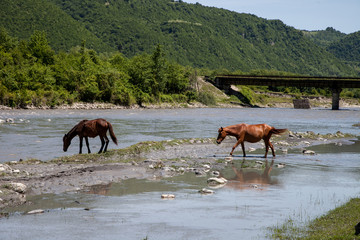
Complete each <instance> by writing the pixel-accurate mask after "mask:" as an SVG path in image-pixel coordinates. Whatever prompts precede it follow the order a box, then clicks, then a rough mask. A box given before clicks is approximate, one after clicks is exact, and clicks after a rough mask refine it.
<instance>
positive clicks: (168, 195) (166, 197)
mask: <svg viewBox="0 0 360 240" xmlns="http://www.w3.org/2000/svg"><path fill="white" fill-rule="evenodd" d="M161 198H162V199H174V198H175V195H174V194H162V195H161Z"/></svg>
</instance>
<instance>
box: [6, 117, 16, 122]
mask: <svg viewBox="0 0 360 240" xmlns="http://www.w3.org/2000/svg"><path fill="white" fill-rule="evenodd" d="M6 122H7V123H14V122H15V121H14V119H13V118H7V119H6Z"/></svg>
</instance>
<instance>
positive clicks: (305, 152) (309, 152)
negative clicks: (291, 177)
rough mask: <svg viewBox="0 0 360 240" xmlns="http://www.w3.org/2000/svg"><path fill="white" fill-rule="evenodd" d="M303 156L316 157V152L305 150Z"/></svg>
mask: <svg viewBox="0 0 360 240" xmlns="http://www.w3.org/2000/svg"><path fill="white" fill-rule="evenodd" d="M302 153H303V154H309V155H315V152H314V151H312V150H303V152H302Z"/></svg>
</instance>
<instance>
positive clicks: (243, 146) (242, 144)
mask: <svg viewBox="0 0 360 240" xmlns="http://www.w3.org/2000/svg"><path fill="white" fill-rule="evenodd" d="M241 148H242V151H243V157H246V153H245V144H244V142H241Z"/></svg>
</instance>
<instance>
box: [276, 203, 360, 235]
mask: <svg viewBox="0 0 360 240" xmlns="http://www.w3.org/2000/svg"><path fill="white" fill-rule="evenodd" d="M359 211H360V198H353V199H350V200H349V201H348V202H347V203H346V204H344V205H341V206H339V207H337V208H336V209H334V210H331V211H329V212H328V213H327V214H325V215H323V216H321V217H319V218H316V219H315V220H313V221H311V222H310V223H309V224H307V226H306V227H305V228H304V227H302V228H300V227H298V226H294V225H293V223H292V221H291V220H289V221H287V222H286V223H285V224H283V225H281V226H280V227H274V228H272V229H271V231H272V234H271V236H270V237H271V238H272V239H306V240H313V239H314V240H316V239H351V240H356V239H360V236H359V234H357V235H355V232H359V230H358V231H355V225H357V223H358V222H359V221H360V220H359ZM294 236H297V237H294Z"/></svg>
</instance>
